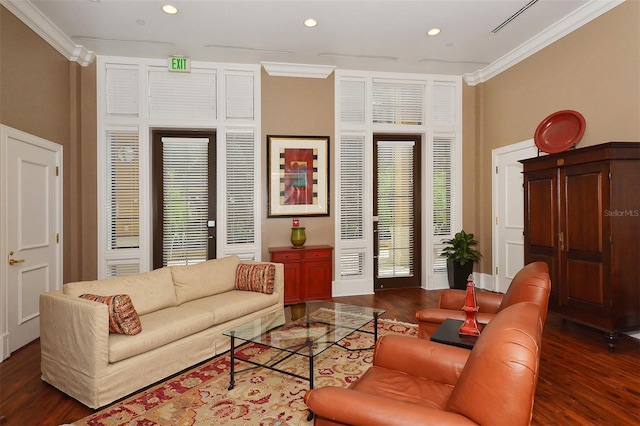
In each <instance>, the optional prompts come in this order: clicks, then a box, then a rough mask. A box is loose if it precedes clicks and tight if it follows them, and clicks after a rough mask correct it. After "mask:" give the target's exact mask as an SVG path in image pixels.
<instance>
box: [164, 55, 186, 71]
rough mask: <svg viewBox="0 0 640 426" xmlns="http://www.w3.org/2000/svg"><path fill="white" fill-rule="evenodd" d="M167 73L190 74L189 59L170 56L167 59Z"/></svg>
mask: <svg viewBox="0 0 640 426" xmlns="http://www.w3.org/2000/svg"><path fill="white" fill-rule="evenodd" d="M168 66H169V71H173V72H191V59H189V58H185V57H183V56H172V57H170V58H169V65H168Z"/></svg>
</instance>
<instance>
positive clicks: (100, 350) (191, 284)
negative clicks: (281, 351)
mask: <svg viewBox="0 0 640 426" xmlns="http://www.w3.org/2000/svg"><path fill="white" fill-rule="evenodd" d="M241 263H268V262H246V261H240V259H239V258H238V257H237V256H230V257H225V258H221V259H215V260H210V261H207V262H204V263H200V264H196V265H190V266H171V267H166V268H161V269H157V270H154V271H152V272H146V273H141V274H136V275H130V276H125V277H117V278H110V279H105V280H98V281H86V282H76V283H68V284H65V285H64V286H63V289H62V290H58V291H52V292H47V293H44V294H42V295H41V297H40V324H41V325H40V344H41V348H42V349H41V351H42V361H41V369H42V380H44V381H45V382H48V383H50V384H51V385H53V386H55V387H56V388H58V389H60V390H61V391H62V392H64V393H66V394H68V395H70V396H72V397H73V398H75V399H77V400H78V401H80V402H82V403H83V404H85V405H87V406H88V407H91V408H99V407H102V406H105V405H107V404H109V403H111V402H113V401H115V400H117V399H119V398H121V397H124V396H126V395H129V394H130V393H132V392H135V391H136V390H139V389H141V388H143V387H145V386H148V385H150V384H153V383H155V382H157V381H159V380H161V379H163V378H165V377H168V376H170V375H172V374H174V373H177V372H179V371H181V370H184V369H185V368H188V367H191V366H193V365H194V364H197V363H199V362H201V361H204V360H206V359H209V358H211V357H213V356H215V355H217V354H220V353H222V352H225V351H227V350H228V349H229V345H230V341H229V338H228V337H226V336H223V335H222V332H223V331H224V330H226V329H229V328H230V327H233V326H235V325H238V324H240V323H243V322H246V321H248V320H250V319H253V318H257V317H260V316H263V315H265V314H268V313H278V314H280V313H282V316H283V317H284V305H283V302H284V269H283V265H282V264H277V263H275V264H273V265H274V267H275V276H274V286H273V287H274V290H273V293H272V294H266V293H263V292H260V291H242V290H237V289H236V286H235V281H236V271H237V269H238V265H239V264H241ZM81 294H96V295H102V296H109V295H116V294H128V295H129V296H130V299H131V302H132V303H133V306H134V308H135V311H136V312H137V313H138V315H139V319H140V323H141V327H142V331H141V332H140V333H139V334H136V335H125V334H114V333H110V332H109V314H108V307H107V305H106V304H103V303H99V302H95V301H91V300H86V299H83V298H80V297H78V296H80V295H81Z"/></svg>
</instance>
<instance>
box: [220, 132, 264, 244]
mask: <svg viewBox="0 0 640 426" xmlns="http://www.w3.org/2000/svg"><path fill="white" fill-rule="evenodd" d="M226 138H227V144H226V147H227V148H226V158H225V173H226V189H227V193H226V218H225V219H226V244H228V245H239V244H252V243H255V240H256V219H255V216H256V205H255V203H256V192H255V185H256V175H255V173H256V169H259V167H258V165H257V164H255V162H254V158H255V141H254V139H255V136H254V134H253V132H228V133H227V135H226Z"/></svg>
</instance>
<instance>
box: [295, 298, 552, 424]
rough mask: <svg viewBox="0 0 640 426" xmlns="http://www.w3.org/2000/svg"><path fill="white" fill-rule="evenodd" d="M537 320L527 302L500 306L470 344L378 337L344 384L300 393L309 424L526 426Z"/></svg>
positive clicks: (534, 368)
mask: <svg viewBox="0 0 640 426" xmlns="http://www.w3.org/2000/svg"><path fill="white" fill-rule="evenodd" d="M542 327H543V323H542V320H541V317H540V310H539V309H538V307H537V306H536V305H535V304H532V303H526V302H525V303H518V304H515V305H512V306H509V307H508V308H505V309H503V310H502V311H500V313H498V314H497V315H496V316H495V318H494V319H493V320H492V321H491V322H490V323H489V325H487V326H486V327H485V329H484V330H483V331H482V334H480V337H479V338H478V341H477V342H476V344H475V346H474V347H473V349H472V350H467V349H462V348H458V347H455V346H448V345H444V344H441V343H436V342H432V341H428V340H422V339H416V338H412V337H407V336H399V335H386V336H383V337H381V338H380V339H379V340H378V343H377V345H376V348H375V352H374V355H373V365H372V366H371V367H370V368H369V370H367V371H366V372H365V373H364V374H363V376H362V377H361V378H360V379H359V380H358V381H357V382H355V383H353V384H352V385H351V386H350V387H349V388H337V387H325V388H319V389H311V390H309V391H307V393H306V394H305V397H304V400H305V402H306V404H307V406H308V407H309V408H310V409H311V410H312V411H313V413H314V414H315V425H316V426H320V425H363V426H365V425H366V426H375V425H384V426H390V425H411V426H414V425H429V424H431V425H475V424H479V425H497V424H509V425H527V424H530V422H531V417H532V413H533V402H534V395H535V389H536V385H537V381H538V372H539V362H540V344H541V339H542Z"/></svg>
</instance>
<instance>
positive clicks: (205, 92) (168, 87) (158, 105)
mask: <svg viewBox="0 0 640 426" xmlns="http://www.w3.org/2000/svg"><path fill="white" fill-rule="evenodd" d="M149 117H150V118H167V119H173V120H178V119H186V120H189V119H211V120H214V119H216V117H217V111H216V72H215V70H204V69H202V70H197V69H196V70H194V69H192V70H191V72H190V73H175V72H168V71H167V70H166V68H158V67H151V68H150V70H149Z"/></svg>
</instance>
